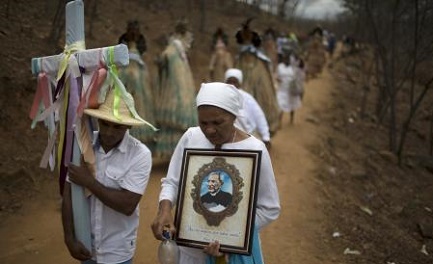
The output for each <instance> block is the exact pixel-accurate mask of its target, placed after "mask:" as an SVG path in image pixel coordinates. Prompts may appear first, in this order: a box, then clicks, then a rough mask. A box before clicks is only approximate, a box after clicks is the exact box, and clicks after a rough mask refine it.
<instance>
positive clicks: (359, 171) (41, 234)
mask: <svg viewBox="0 0 433 264" xmlns="http://www.w3.org/2000/svg"><path fill="white" fill-rule="evenodd" d="M6 2H7V3H6ZM91 2H92V1H88V2H87V3H91ZM55 7H56V1H38V2H36V1H3V2H2V3H1V4H0V22H1V23H2V25H3V28H2V29H1V30H0V39H1V41H0V46H1V49H0V55H1V57H2V61H1V63H0V89H1V94H2V95H1V96H0V127H1V129H0V136H1V137H0V140H1V144H0V149H1V152H0V236H1V237H2V239H1V240H0V263H6V264H15V263H34V264H38V263H41V264H42V263H44V264H45V263H76V262H74V261H73V260H71V258H70V257H69V255H68V252H67V249H66V247H65V246H64V244H63V238H62V229H61V225H60V213H59V200H60V198H59V195H58V191H57V183H56V177H55V175H54V174H53V173H50V172H49V171H47V170H43V169H39V168H38V163H39V160H40V157H41V155H42V152H43V149H44V147H45V144H46V132H45V130H44V129H43V128H42V127H41V126H38V127H37V128H36V129H35V130H31V129H30V120H29V119H28V117H27V114H28V110H29V107H30V104H31V102H32V98H33V94H34V89H35V87H36V80H35V79H32V78H31V73H30V59H31V57H34V56H42V55H50V54H53V53H56V52H58V51H54V50H53V49H52V48H50V45H49V43H47V41H46V37H47V36H48V32H49V30H50V26H51V24H50V23H51V21H52V17H53V16H54V11H53V10H55ZM131 10H132V11H131ZM179 10H181V9H179ZM179 10H175V11H173V10H169V11H167V10H166V9H158V8H156V7H155V8H153V9H151V10H148V9H146V8H145V6H144V4H139V3H137V2H136V1H132V0H130V1H109V2H107V3H106V4H104V5H99V6H98V9H97V12H96V15H95V16H94V24H93V35H92V36H90V35H88V36H87V45H88V48H92V47H99V46H106V45H113V44H115V42H116V40H117V37H118V36H119V35H120V34H121V33H122V32H123V29H124V25H125V23H126V21H127V20H128V19H130V18H136V17H139V18H140V22H142V24H143V25H145V26H144V30H143V31H144V33H145V34H146V35H147V36H149V40H150V41H149V43H150V44H151V45H150V50H149V53H148V54H147V55H146V59H147V62H148V64H149V66H150V67H151V70H153V69H154V68H153V61H152V60H153V58H154V55H155V54H156V53H157V52H158V49H159V46H158V43H159V42H158V40H159V39H160V38H159V36H160V35H161V33H162V32H166V33H167V32H169V31H171V28H172V25H173V21H174V20H175V19H174V18H175V17H178V15H179V13H180V12H182V11H179ZM235 11H236V9H235V8H233V11H230V12H232V13H233V14H231V13H230V12H225V13H224V16H223V15H222V14H221V12H220V13H218V12H211V11H209V13H208V14H209V20H208V22H209V25H208V27H207V28H206V30H205V31H204V32H203V33H200V32H198V28H199V26H198V24H197V23H192V24H193V30H194V33H196V44H195V46H194V49H193V51H192V53H191V62H192V69H193V70H194V76H195V79H196V84H197V85H198V84H199V83H200V82H201V81H202V80H205V79H206V77H207V72H206V67H207V66H206V65H207V63H208V59H209V58H208V51H209V50H208V43H210V42H209V40H210V36H209V35H210V33H211V32H212V31H213V30H214V28H215V27H216V26H217V25H219V24H218V23H221V24H222V25H224V26H225V27H226V28H228V29H229V31H230V32H228V33H229V34H231V35H233V33H234V30H235V27H233V26H232V27H229V25H234V24H236V25H238V24H240V21H242V20H243V19H244V17H239V16H235V15H236V14H238V13H236V12H235ZM176 12H177V13H176ZM197 12H198V11H197V10H195V9H191V16H190V17H189V18H190V19H191V20H192V21H193V19H196V20H195V21H198V20H199V18H200V16H199V14H198V13H197ZM185 13H186V12H185ZM143 14H144V15H143ZM119 21H122V22H120V23H119ZM265 21H266V20H265ZM193 22H194V21H193ZM262 26H263V27H266V26H268V25H267V24H266V23H263V24H262ZM87 30H88V29H87ZM231 43H234V39H233V40H232V42H231ZM232 48H233V49H234V46H232ZM348 60H350V58H348V59H345V60H341V61H340V62H339V63H337V64H335V66H334V67H333V68H332V69H330V70H328V69H327V70H326V71H325V72H324V73H323V74H322V75H321V76H319V78H318V79H315V80H312V81H310V82H308V84H307V87H306V97H305V101H304V105H303V107H302V109H301V110H300V111H299V112H298V113H297V115H296V123H295V125H293V126H289V125H288V124H287V117H285V119H284V122H285V123H284V125H283V127H282V129H281V130H280V131H279V132H278V133H277V134H276V135H275V137H274V138H273V148H272V150H271V156H272V160H273V165H274V170H275V174H276V177H277V182H278V186H279V190H280V198H281V204H282V213H281V217H280V218H279V219H278V220H277V221H276V222H275V223H273V224H271V225H270V226H268V227H267V228H266V229H264V230H263V232H262V242H263V248H264V251H265V260H266V261H267V263H271V264H273V263H275V264H276V263H293V264H297V263H304V264H316V263H325V264H326V263H348V264H351V263H360V264H371V263H373V264H376V263H378V264H379V263H380V264H381V263H386V264H391V263H395V264H424V263H426V264H427V263H433V258H432V254H433V242H432V236H433V235H432V231H431V230H432V226H433V225H432V222H433V214H432V210H433V202H432V201H433V185H432V180H431V179H432V173H431V170H430V171H429V170H428V169H429V168H430V167H429V166H426V163H423V162H419V160H416V159H407V160H406V161H405V163H404V165H403V166H401V167H398V166H397V165H396V162H395V157H394V156H393V155H391V154H390V153H388V152H386V151H385V150H386V130H385V129H383V128H382V127H381V126H378V125H377V124H376V123H374V122H373V120H369V119H367V120H361V119H360V118H359V116H358V115H359V109H358V108H359V107H358V106H359V97H360V93H359V90H358V87H357V86H356V85H354V84H353V83H351V82H347V80H346V78H345V76H346V75H347V74H349V75H350V74H351V72H350V71H349V70H351V68H350V67H348V64H347V62H348ZM418 130H419V131H418V134H421V135H424V141H422V140H421V139H422V138H423V137H422V136H420V137H419V138H418V139H417V138H413V137H411V140H410V142H409V145H410V146H411V148H410V149H411V150H412V151H413V150H419V152H420V151H421V150H422V149H423V145H422V142H425V139H426V136H425V133H426V132H425V131H426V130H427V129H424V128H423V129H418ZM423 133H424V134H423ZM419 142H421V144H420V143H419ZM165 170H166V167H165V165H164V164H155V166H154V168H153V172H152V180H151V181H150V183H149V187H148V191H147V192H146V194H145V196H144V197H143V199H142V202H141V205H140V206H141V207H140V208H141V228H140V233H139V242H138V249H137V256H136V263H156V248H157V244H158V241H156V240H154V239H153V237H152V236H151V234H150V229H149V225H150V222H151V220H152V219H153V217H154V215H155V209H156V197H157V194H158V191H159V180H160V178H161V177H162V176H163V175H164V172H165ZM423 248H425V251H424V252H422V251H421V249H423ZM344 252H346V253H348V254H344ZM358 253H359V254H358Z"/></svg>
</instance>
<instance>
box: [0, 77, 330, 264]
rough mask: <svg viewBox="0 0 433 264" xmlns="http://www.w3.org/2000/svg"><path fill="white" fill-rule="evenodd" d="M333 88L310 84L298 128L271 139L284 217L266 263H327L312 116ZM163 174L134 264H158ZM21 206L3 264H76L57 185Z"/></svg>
mask: <svg viewBox="0 0 433 264" xmlns="http://www.w3.org/2000/svg"><path fill="white" fill-rule="evenodd" d="M330 87H332V80H331V79H330V77H329V75H328V73H327V72H326V71H325V72H324V73H323V74H322V76H321V77H320V78H319V79H316V80H312V81H310V82H308V83H307V85H306V96H305V98H304V105H303V107H302V108H301V109H300V110H299V111H298V113H297V114H296V117H295V124H294V125H289V124H288V118H287V116H284V120H283V121H284V122H283V126H282V129H281V130H280V131H279V132H278V133H277V134H276V135H275V137H274V138H273V142H272V144H273V147H272V151H271V156H272V159H273V165H274V170H275V174H276V178H277V183H278V186H279V190H280V199H281V205H282V213H281V216H280V218H279V219H278V221H276V222H275V223H272V224H271V225H270V226H268V227H267V228H265V229H264V230H263V231H262V244H263V248H264V256H265V261H266V262H267V263H271V264H272V263H288V264H292V263H293V264H297V263H303V264H316V263H325V261H324V258H323V256H322V255H321V254H323V252H321V248H320V247H319V246H320V243H321V241H320V240H319V238H320V237H321V236H323V235H324V234H323V232H322V230H323V229H322V225H323V218H322V217H321V216H322V212H321V209H320V200H319V199H318V198H317V196H315V188H317V184H316V182H315V180H314V171H315V169H316V161H315V158H314V156H313V155H312V154H311V153H310V152H309V151H308V149H309V146H311V145H313V144H314V143H315V141H316V139H317V136H318V135H319V134H320V130H321V129H320V127H321V126H324V125H325V124H321V123H320V122H315V121H314V120H317V118H316V117H315V114H314V113H316V112H318V111H320V110H321V109H325V107H324V105H326V104H327V103H328V100H329V98H330V97H329V94H330ZM308 120H309V121H308ZM311 120H313V122H312V121H311ZM164 171H165V167H164V166H154V169H153V172H152V177H151V180H150V183H149V186H148V190H147V192H146V194H145V196H144V197H143V199H142V201H141V228H140V230H139V241H138V247H137V254H136V258H135V263H136V264H150V263H152V264H154V263H158V262H157V257H156V252H157V246H158V241H156V240H155V239H154V238H153V236H152V234H151V231H150V228H149V227H150V223H151V221H152V219H153V217H154V216H155V210H156V205H157V197H158V193H159V183H160V178H161V177H162V176H163V173H164ZM23 203H24V205H23V207H22V209H21V210H20V211H19V213H17V214H14V215H11V216H10V217H8V218H7V219H5V220H4V221H2V223H1V226H0V237H1V238H2V239H1V240H0V245H1V246H0V263H4V264H18V263H33V264H47V263H63V264H69V263H77V262H76V261H74V260H72V259H71V257H70V256H69V253H68V251H67V249H66V246H65V245H64V243H63V234H62V227H61V219H60V210H59V205H60V201H59V197H58V196H57V184H56V180H54V179H53V180H52V181H50V182H48V183H46V184H44V185H43V186H41V187H40V192H39V194H38V195H37V196H35V197H34V198H33V199H32V200H31V201H25V202H23ZM322 250H323V249H322ZM327 259H329V258H327ZM331 259H332V258H331Z"/></svg>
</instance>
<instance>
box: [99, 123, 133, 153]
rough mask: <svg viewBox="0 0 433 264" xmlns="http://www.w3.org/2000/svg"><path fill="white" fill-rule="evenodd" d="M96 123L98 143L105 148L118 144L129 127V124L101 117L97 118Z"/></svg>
mask: <svg viewBox="0 0 433 264" xmlns="http://www.w3.org/2000/svg"><path fill="white" fill-rule="evenodd" d="M98 124H99V139H100V143H101V146H102V147H103V148H104V149H106V150H107V149H108V150H110V149H112V148H114V147H115V146H117V144H119V143H120V141H121V140H122V139H123V136H124V135H125V133H126V130H128V128H129V126H126V125H120V124H116V123H112V122H109V121H105V120H102V119H98Z"/></svg>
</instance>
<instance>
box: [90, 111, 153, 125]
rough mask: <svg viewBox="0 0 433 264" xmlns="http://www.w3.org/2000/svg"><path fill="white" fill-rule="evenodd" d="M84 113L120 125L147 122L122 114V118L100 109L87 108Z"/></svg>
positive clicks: (143, 123)
mask: <svg viewBox="0 0 433 264" xmlns="http://www.w3.org/2000/svg"><path fill="white" fill-rule="evenodd" d="M84 113H85V114H87V115H89V116H92V117H96V118H98V119H103V120H105V121H109V122H112V123H116V124H120V125H127V126H143V125H145V124H146V123H145V122H143V121H141V120H138V119H135V118H133V117H130V116H121V117H120V119H118V118H116V117H115V116H114V115H110V114H107V113H106V112H102V111H100V110H99V109H85V110H84Z"/></svg>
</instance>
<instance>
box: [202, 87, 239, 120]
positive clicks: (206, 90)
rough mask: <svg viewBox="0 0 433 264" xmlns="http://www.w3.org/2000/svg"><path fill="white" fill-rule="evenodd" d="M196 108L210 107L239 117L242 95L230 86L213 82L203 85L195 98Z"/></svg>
mask: <svg viewBox="0 0 433 264" xmlns="http://www.w3.org/2000/svg"><path fill="white" fill-rule="evenodd" d="M196 104H197V107H199V106H201V105H212V106H216V107H219V108H221V109H224V110H226V111H227V112H230V113H232V114H234V115H235V116H238V115H239V110H240V109H241V108H242V104H243V101H242V95H241V93H240V92H239V90H238V89H237V88H236V87H234V86H233V85H231V84H227V83H221V82H213V83H203V84H202V85H201V87H200V91H198V94H197V98H196Z"/></svg>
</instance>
